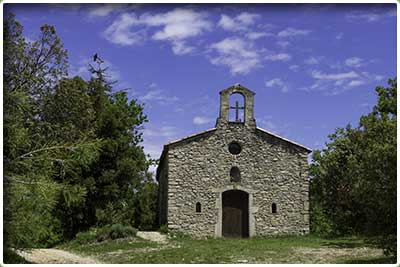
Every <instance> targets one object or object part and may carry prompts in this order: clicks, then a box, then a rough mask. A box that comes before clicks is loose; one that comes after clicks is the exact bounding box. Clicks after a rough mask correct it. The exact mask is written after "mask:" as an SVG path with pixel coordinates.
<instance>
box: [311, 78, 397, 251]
mask: <svg viewBox="0 0 400 267" xmlns="http://www.w3.org/2000/svg"><path fill="white" fill-rule="evenodd" d="M376 92H377V95H378V101H377V104H376V105H375V106H374V108H373V111H372V112H371V113H370V114H368V115H365V116H362V117H361V118H360V122H359V125H358V126H357V127H356V128H352V127H351V126H350V125H348V126H347V127H346V128H344V129H343V128H338V129H337V130H336V131H335V133H334V134H332V135H330V136H329V139H330V142H328V143H327V144H326V148H325V149H323V150H322V151H315V152H314V154H313V162H312V164H311V166H310V174H311V176H312V178H311V185H310V186H311V219H312V220H311V229H312V230H313V231H315V232H317V233H320V234H339V235H343V234H365V235H368V236H371V237H374V239H375V240H376V241H378V242H379V244H380V245H381V246H382V247H383V248H384V249H385V251H386V252H387V253H396V170H397V165H396V164H397V162H396V161H397V158H396V151H397V139H396V138H397V136H396V127H397V109H396V103H397V102H396V101H397V80H396V79H390V80H389V87H387V88H385V87H381V86H378V87H377V88H376Z"/></svg>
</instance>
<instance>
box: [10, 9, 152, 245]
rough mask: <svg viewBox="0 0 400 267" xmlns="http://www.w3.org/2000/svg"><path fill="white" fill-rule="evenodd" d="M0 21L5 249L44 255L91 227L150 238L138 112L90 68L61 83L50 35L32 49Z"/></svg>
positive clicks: (60, 64)
mask: <svg viewBox="0 0 400 267" xmlns="http://www.w3.org/2000/svg"><path fill="white" fill-rule="evenodd" d="M22 31H23V27H22V25H21V24H20V23H18V22H17V21H16V20H15V17H14V16H13V15H8V16H7V18H6V19H5V20H4V38H3V39H4V53H3V54H4V83H3V88H4V94H3V103H4V114H3V115H4V120H3V129H4V143H3V145H4V146H3V150H4V158H3V163H4V179H3V184H4V248H5V249H6V250H7V249H8V248H28V247H37V246H41V247H43V246H51V245H54V244H56V243H58V242H62V241H64V240H69V239H71V238H73V237H74V236H75V235H76V234H77V233H78V232H80V231H84V230H87V229H89V228H90V227H93V226H99V227H100V226H104V225H113V224H119V225H121V224H122V225H127V226H132V227H135V228H139V229H153V228H154V227H155V222H156V218H155V216H156V213H155V206H156V198H157V195H156V192H157V185H156V184H155V183H154V181H153V179H152V176H151V174H150V173H149V172H148V167H149V165H150V164H152V160H149V159H148V158H147V157H146V155H145V153H144V152H143V147H142V146H140V142H141V141H142V136H141V133H140V129H141V127H142V126H143V124H144V123H145V122H147V118H146V116H145V115H144V113H143V106H142V105H140V104H138V103H137V102H136V101H135V100H130V101H129V100H128V97H127V94H126V92H125V91H116V90H115V89H114V88H113V86H114V83H113V82H110V81H109V79H108V77H107V68H104V67H103V66H102V64H101V60H96V62H93V64H92V65H90V66H88V69H90V72H91V74H92V75H91V78H90V79H89V80H85V79H83V78H81V77H78V76H76V77H73V78H69V77H68V68H69V65H68V60H67V51H66V50H65V49H64V47H63V44H62V42H61V40H60V39H59V37H58V36H57V34H56V31H55V29H54V27H52V26H49V25H44V26H42V27H41V28H40V36H39V38H38V40H36V41H34V42H32V43H31V42H27V41H26V40H25V38H24V36H23V32H22Z"/></svg>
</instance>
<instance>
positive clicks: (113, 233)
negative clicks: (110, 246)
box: [109, 224, 137, 239]
mask: <svg viewBox="0 0 400 267" xmlns="http://www.w3.org/2000/svg"><path fill="white" fill-rule="evenodd" d="M136 233H137V229H136V228H133V227H131V226H125V225H122V224H113V225H112V226H111V227H110V232H109V237H110V238H111V239H117V238H126V237H130V236H136Z"/></svg>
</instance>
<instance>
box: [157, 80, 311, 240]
mask: <svg viewBox="0 0 400 267" xmlns="http://www.w3.org/2000/svg"><path fill="white" fill-rule="evenodd" d="M233 93H240V94H242V95H243V96H244V122H243V123H241V122H240V123H239V122H229V121H228V119H229V117H228V113H229V97H230V95H231V94H233ZM220 96H221V103H220V116H219V118H218V119H217V124H216V127H215V128H213V129H210V130H208V131H205V132H202V133H199V134H196V135H192V136H189V137H186V138H183V139H180V140H177V141H174V142H171V143H169V144H167V145H165V146H164V150H163V153H162V156H161V159H160V164H159V167H158V169H157V180H158V182H159V205H158V211H159V222H160V224H167V225H168V228H169V229H171V230H178V231H181V232H184V233H187V234H190V235H193V236H199V237H203V236H223V235H225V234H224V233H226V232H227V230H226V229H227V228H229V227H230V226H229V225H236V224H237V223H238V224H237V225H240V226H238V227H241V229H242V228H243V229H245V233H246V234H245V236H255V235H274V234H304V233H308V232H309V212H308V209H309V199H308V173H307V169H308V165H307V155H308V153H309V152H310V150H309V149H308V148H306V147H304V146H301V145H299V144H296V143H294V142H292V141H289V140H287V139H284V138H282V137H279V136H277V135H275V134H272V133H270V132H268V131H265V130H263V129H260V128H257V127H256V121H255V119H254V115H253V114H254V113H253V107H254V104H253V97H254V93H253V92H251V91H250V90H248V89H247V88H245V87H243V86H241V85H236V86H233V87H230V88H228V89H225V90H223V91H221V92H220ZM232 142H235V143H237V144H239V145H240V147H241V151H240V153H238V154H236V155H235V154H232V153H231V152H230V151H229V149H228V146H229V144H231V143H232ZM232 167H237V168H238V170H239V172H240V179H239V181H235V179H233V180H232V178H231V177H230V175H231V169H232ZM231 190H234V191H231ZM228 191H230V192H238V191H241V192H244V193H245V194H243V195H245V196H246V199H245V200H246V202H245V203H246V208H245V209H242V210H240V211H239V212H240V214H242V213H243V214H245V216H242V217H240V216H241V215H240V216H239V217H237V218H236V219H235V218H234V219H233V220H236V221H238V222H233V223H230V222H229V221H227V219H226V218H228V217H229V216H230V215H229V209H228V208H227V207H226V205H227V204H224V203H223V202H224V201H226V200H224V201H223V199H224V198H223V195H224V194H225V192H228ZM232 201H244V200H232ZM196 205H197V206H200V208H201V211H199V209H198V207H196ZM247 205H248V207H247ZM273 206H275V207H273ZM224 216H225V217H224ZM224 218H225V219H224ZM232 218H233V217H232ZM234 227H235V226H233V228H234ZM224 228H225V229H224Z"/></svg>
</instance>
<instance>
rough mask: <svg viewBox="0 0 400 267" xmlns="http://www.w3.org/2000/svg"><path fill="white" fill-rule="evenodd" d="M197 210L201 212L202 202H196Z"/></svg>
mask: <svg viewBox="0 0 400 267" xmlns="http://www.w3.org/2000/svg"><path fill="white" fill-rule="evenodd" d="M196 212H198V213H200V212H201V204H200V202H197V203H196Z"/></svg>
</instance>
